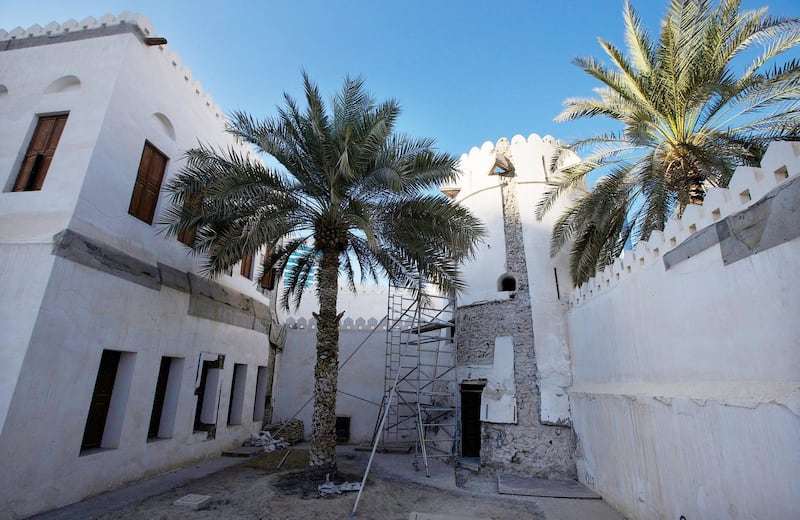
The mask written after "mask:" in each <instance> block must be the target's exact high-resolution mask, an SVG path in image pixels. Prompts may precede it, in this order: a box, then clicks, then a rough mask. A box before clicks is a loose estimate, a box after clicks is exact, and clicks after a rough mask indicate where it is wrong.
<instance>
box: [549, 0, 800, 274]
mask: <svg viewBox="0 0 800 520" xmlns="http://www.w3.org/2000/svg"><path fill="white" fill-rule="evenodd" d="M740 4H741V2H740V0H721V1H720V3H719V5H717V6H716V7H714V6H713V5H712V2H711V1H710V0H672V1H671V2H670V4H669V10H668V12H667V15H666V18H665V20H664V21H663V22H662V26H661V31H660V34H659V38H658V40H657V41H655V42H654V41H653V40H652V39H651V37H650V35H649V34H648V32H647V31H646V30H645V29H644V28H643V27H642V24H641V21H640V19H639V17H638V15H637V14H636V12H635V11H634V9H633V8H632V7H631V5H630V4H629V3H628V2H627V1H626V3H625V7H624V11H623V15H624V19H625V40H626V44H627V55H626V54H625V53H624V52H623V51H622V50H620V49H618V48H617V47H615V46H614V45H612V44H611V43H608V42H606V41H603V40H600V46H601V47H602V48H603V50H604V51H605V53H606V54H607V55H608V58H609V59H610V60H611V64H612V66H611V67H609V66H607V65H605V64H603V63H600V62H598V61H596V60H594V59H592V58H579V59H576V60H575V62H574V63H575V64H576V65H578V66H579V67H581V68H582V69H583V70H584V71H586V72H587V73H588V74H590V75H591V76H593V77H594V78H596V79H598V80H599V81H600V82H601V83H602V84H603V86H602V87H601V88H598V89H596V90H595V93H596V94H597V96H596V97H590V98H570V99H567V100H566V101H565V102H564V104H565V107H566V108H565V109H564V111H563V112H561V114H559V115H558V116H557V118H556V120H557V121H571V120H576V119H583V118H591V117H607V118H610V119H612V120H613V121H615V122H618V123H621V124H622V127H623V128H622V130H621V131H619V132H611V133H605V134H602V135H598V136H595V137H591V138H587V139H580V140H577V141H575V142H573V143H571V144H569V145H565V147H564V148H565V149H571V150H574V151H576V152H581V151H588V154H587V156H586V158H585V159H583V160H582V161H579V162H577V163H575V164H572V165H570V166H568V167H565V168H563V169H561V170H560V173H559V175H558V176H557V178H556V180H555V181H554V182H553V185H552V186H551V188H550V189H549V190H548V191H547V192H546V193H545V196H544V197H543V198H542V200H541V201H539V203H538V206H537V216H538V217H539V218H540V219H541V218H542V216H543V215H544V214H545V213H546V212H547V211H549V210H550V209H551V208H552V207H553V206H554V204H555V203H556V201H557V200H558V199H559V198H561V197H562V196H564V195H566V194H567V193H568V192H570V193H572V194H573V195H572V196H573V197H574V199H573V202H572V204H571V205H570V206H569V207H568V209H566V210H565V211H564V213H562V214H561V216H560V217H559V218H558V219H557V221H556V223H555V226H554V229H553V235H552V240H551V254H555V253H556V252H558V251H559V250H560V249H561V248H562V247H563V246H564V245H565V244H566V243H567V242H569V241H573V242H572V245H571V252H570V254H571V257H570V268H571V269H570V270H571V274H572V279H573V282H574V284H575V285H580V284H581V283H583V282H585V281H586V280H588V279H589V278H590V277H591V276H593V275H594V273H595V272H596V271H598V270H600V269H602V268H603V267H605V266H606V265H608V264H609V263H611V262H613V260H614V259H615V258H616V257H617V256H619V254H620V252H621V251H622V247H623V245H624V244H625V242H626V240H628V238H629V237H632V238H633V239H634V241H635V240H638V239H639V238H645V239H646V238H647V237H648V236H649V235H650V233H651V232H652V231H653V230H660V229H663V228H664V225H665V223H666V221H667V219H668V218H669V217H670V216H671V215H672V214H674V213H675V211H676V210H677V212H678V214H681V213H682V212H683V210H684V209H685V208H686V206H687V205H688V204H701V203H702V202H703V198H704V196H705V190H706V189H707V187H710V186H720V187H726V186H727V185H728V182H729V181H730V178H731V176H732V175H733V171H734V169H735V167H736V166H738V165H742V164H746V165H755V164H757V163H758V162H759V161H760V159H761V157H762V155H763V153H764V151H765V150H766V146H767V144H768V143H769V142H770V141H771V140H775V139H796V138H797V136H798V135H799V134H800V61H798V60H796V59H794V60H790V61H788V62H786V63H785V64H782V65H770V64H771V63H772V62H771V60H773V58H775V57H777V56H779V55H781V54H782V53H784V52H786V51H788V50H790V49H793V48H795V47H797V46H798V44H799V43H800V23H799V22H798V20H797V19H795V18H776V17H768V16H766V9H761V10H758V11H747V12H740ZM734 66H737V67H736V68H737V69H739V70H740V72H739V73H738V74H737V73H735V72H734ZM739 66H741V67H739ZM592 173H595V174H597V173H599V174H603V176H602V177H600V178H599V179H598V180H597V182H596V184H595V186H594V188H593V189H592V190H591V191H589V190H587V189H586V188H585V178H586V176H587V175H588V174H592ZM575 188H577V189H576V190H575Z"/></svg>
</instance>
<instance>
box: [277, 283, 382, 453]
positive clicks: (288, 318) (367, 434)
mask: <svg viewBox="0 0 800 520" xmlns="http://www.w3.org/2000/svg"><path fill="white" fill-rule="evenodd" d="M314 289H315V288H313V287H310V288H308V289H306V291H307V294H306V297H304V299H303V303H302V305H301V307H300V308H299V309H296V310H292V311H291V312H287V313H283V314H284V315H283V316H282V317H281V321H282V322H283V323H284V324H286V326H287V333H286V344H285V346H284V348H283V351H282V353H281V354H280V357H279V359H280V361H279V362H277V366H276V370H277V372H278V373H279V376H278V377H277V380H276V387H275V393H274V395H275V397H274V411H273V419H274V420H275V421H278V420H283V419H290V418H292V417H293V416H295V414H296V417H297V418H298V419H301V420H302V421H303V425H304V428H305V435H306V438H307V439H308V438H309V435H310V434H311V415H312V412H313V407H314V403H313V400H311V401H309V400H310V399H311V398H312V396H313V393H314V364H315V362H316V335H317V331H316V320H314V318H313V316H312V314H311V313H312V312H319V310H318V309H317V305H318V304H317V299H316V297H315V295H314V294H313V292H314ZM357 291H358V292H357V294H355V295H354V294H353V293H352V292H351V291H350V290H349V289H347V288H346V287H340V289H339V296H338V305H337V309H338V311H339V312H344V316H343V317H342V321H341V322H340V328H339V364H340V365H341V364H342V363H343V362H345V361H346V360H347V359H348V358H350V359H349V361H347V364H346V365H345V366H344V367H342V368H341V370H339V380H338V389H339V393H338V394H337V396H336V415H338V416H344V417H350V442H351V443H359V442H369V441H371V440H372V435H373V433H374V429H375V424H376V419H377V416H378V412H379V408H380V403H381V399H382V398H383V393H384V369H385V364H386V326H387V322H386V321H385V320H384V317H385V316H386V310H387V306H388V296H387V292H386V288H384V287H377V286H358V287H357Z"/></svg>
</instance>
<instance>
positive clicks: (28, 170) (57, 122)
mask: <svg viewBox="0 0 800 520" xmlns="http://www.w3.org/2000/svg"><path fill="white" fill-rule="evenodd" d="M66 124H67V114H60V115H55V116H45V117H40V118H39V120H38V121H37V123H36V129H35V130H34V131H33V136H32V137H31V141H30V144H28V150H27V151H26V152H25V157H24V158H23V159H22V166H21V167H20V169H19V173H18V174H17V179H16V181H14V188H13V190H12V191H38V190H41V189H42V185H43V184H44V178H45V177H46V176H47V171H48V170H49V169H50V163H51V162H53V156H54V155H55V153H56V147H57V146H58V141H59V139H61V134H62V133H63V131H64V126H66Z"/></svg>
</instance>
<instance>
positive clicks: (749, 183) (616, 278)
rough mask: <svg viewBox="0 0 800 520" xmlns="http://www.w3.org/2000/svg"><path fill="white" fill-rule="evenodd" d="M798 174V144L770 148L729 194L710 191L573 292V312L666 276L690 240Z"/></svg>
mask: <svg viewBox="0 0 800 520" xmlns="http://www.w3.org/2000/svg"><path fill="white" fill-rule="evenodd" d="M799 174H800V142H789V141H776V142H774V143H772V144H770V145H769V148H768V149H767V152H766V153H765V154H764V158H763V160H762V161H761V166H760V167H752V166H740V167H738V168H737V169H736V172H735V173H734V175H733V178H732V179H731V182H730V183H729V185H728V187H727V188H715V187H712V188H709V189H708V191H707V192H706V197H705V200H704V202H703V204H702V205H694V204H692V205H689V206H687V207H686V209H685V210H684V212H683V214H682V215H681V217H680V218H674V219H671V220H670V221H669V222H667V225H666V226H665V227H664V230H663V231H654V232H652V233H651V234H650V236H649V237H648V238H647V240H644V239H642V240H640V241H639V243H638V244H636V247H635V248H634V249H633V250H632V251H625V252H624V255H623V256H622V257H621V258H617V259H616V260H615V261H614V263H612V264H611V265H609V266H607V267H606V268H605V269H604V270H603V271H601V272H598V273H596V274H595V275H594V276H593V277H592V278H590V279H589V280H588V281H587V282H585V283H584V284H583V285H581V286H580V287H578V288H576V289H574V290H573V291H572V293H571V294H570V296H569V300H568V304H569V306H570V307H573V306H575V305H579V304H581V303H583V302H585V301H586V300H587V299H591V298H592V296H594V295H596V294H599V293H601V292H603V291H606V290H608V289H609V288H612V287H614V286H615V285H617V284H619V283H621V282H623V280H625V279H626V278H629V277H631V276H632V275H634V274H636V273H637V272H639V271H646V270H649V269H650V268H651V267H653V266H655V265H658V266H659V267H657V268H658V269H662V270H668V269H669V267H670V264H671V263H675V262H676V261H680V259H676V258H675V257H676V255H675V254H674V250H675V249H676V248H677V247H678V246H681V245H682V244H684V243H686V242H688V240H689V239H690V238H693V237H694V238H697V237H699V233H700V232H702V231H703V230H705V229H707V228H709V227H711V226H713V225H716V224H717V223H719V222H720V221H722V220H724V219H726V217H730V216H734V215H736V214H737V213H740V212H743V211H744V210H746V209H747V208H750V207H751V206H753V205H755V204H757V203H759V202H760V201H761V200H763V199H764V198H765V196H767V195H768V193H770V192H771V190H773V189H774V188H776V187H777V186H778V185H780V184H782V183H787V182H790V181H789V179H790V178H792V177H794V176H797V175H799ZM715 235H716V234H715ZM719 240H720V238H719V237H716V236H714V237H713V238H708V239H705V240H702V239H701V240H698V241H697V242H698V243H697V244H696V245H694V246H693V247H692V248H693V249H696V250H698V251H699V250H702V249H701V248H703V243H704V242H709V241H713V242H714V243H716V241H719ZM690 249H691V248H690ZM670 252H673V255H672V257H670V255H669V254H668V253H670ZM653 268H655V267H653Z"/></svg>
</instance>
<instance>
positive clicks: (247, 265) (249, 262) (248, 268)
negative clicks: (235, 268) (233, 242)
mask: <svg viewBox="0 0 800 520" xmlns="http://www.w3.org/2000/svg"><path fill="white" fill-rule="evenodd" d="M239 273H240V274H241V275H242V276H244V277H245V278H249V279H250V280H252V279H253V253H248V254H246V255H244V257H242V267H241V269H239Z"/></svg>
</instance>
